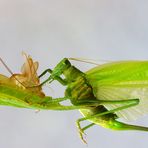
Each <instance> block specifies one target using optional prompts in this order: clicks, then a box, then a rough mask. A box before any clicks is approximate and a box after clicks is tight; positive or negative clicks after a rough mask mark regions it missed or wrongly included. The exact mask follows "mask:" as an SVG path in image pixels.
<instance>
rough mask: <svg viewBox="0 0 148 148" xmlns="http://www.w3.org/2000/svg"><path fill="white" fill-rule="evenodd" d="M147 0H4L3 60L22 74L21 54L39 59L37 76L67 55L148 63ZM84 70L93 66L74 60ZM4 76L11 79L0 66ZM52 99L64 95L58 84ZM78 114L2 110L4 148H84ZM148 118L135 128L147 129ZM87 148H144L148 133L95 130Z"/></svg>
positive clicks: (0, 14) (0, 143)
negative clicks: (77, 127)
mask: <svg viewBox="0 0 148 148" xmlns="http://www.w3.org/2000/svg"><path fill="white" fill-rule="evenodd" d="M147 8H148V2H147V1H144V0H141V1H138V0H131V1H129V0H112V1H110V0H91V1H90V0H75V1H72V0H54V1H52V0H42V1H40V0H13V1H10V0H0V56H1V57H2V58H3V60H4V61H5V62H6V64H7V65H8V66H9V68H10V69H11V70H12V71H13V72H14V73H18V72H20V68H21V65H22V64H23V62H24V59H23V57H22V55H21V53H22V51H24V52H26V53H28V54H30V55H31V56H32V57H33V59H35V60H37V61H39V63H40V67H39V73H41V72H42V71H43V70H45V69H46V68H53V67H54V66H55V65H56V64H57V63H58V62H59V61H60V60H61V59H62V58H64V57H75V58H88V59H94V60H97V61H98V62H99V60H101V59H104V60H129V59H139V60H140V59H141V60H144V59H146V60H147V59H148V16H147V14H148V9H147ZM73 64H75V65H76V66H77V67H79V68H80V69H81V70H83V71H85V70H87V69H89V68H91V67H93V65H90V64H86V63H79V62H73ZM0 73H2V74H5V75H8V76H10V74H9V73H8V71H7V70H6V69H5V68H4V67H3V65H2V64H0ZM50 87H52V90H51V89H50V88H49V86H45V88H44V89H45V91H46V93H47V94H48V95H52V96H54V97H58V96H63V91H64V88H63V87H61V86H60V85H58V83H56V82H54V83H53V85H52V86H50ZM80 117H81V115H80V113H79V112H78V111H65V112H64V111H63V112H58V111H40V112H38V113H36V112H35V111H34V110H29V109H18V108H11V107H3V106H1V107H0V147H1V148H20V147H21V148H26V147H27V148H32V147H35V148H41V147H42V148H52V147H54V148H61V147H64V148H76V147H77V148H85V147H86V145H85V144H83V143H82V141H81V140H80V139H79V137H78V133H77V129H76V126H75V121H76V120H77V119H78V118H80ZM147 117H148V116H145V117H141V118H140V119H139V120H138V121H135V122H134V123H135V124H140V125H145V126H148V119H147ZM86 133H87V136H86V138H87V142H88V146H87V147H89V148H98V147H100V148H108V147H110V148H119V147H120V148H125V147H131V148H139V147H141V148H146V147H147V144H148V141H147V139H148V133H145V132H135V131H130V132H127V131H126V132H115V131H110V130H107V129H104V128H102V127H99V126H94V127H92V128H90V129H88V130H87V131H86Z"/></svg>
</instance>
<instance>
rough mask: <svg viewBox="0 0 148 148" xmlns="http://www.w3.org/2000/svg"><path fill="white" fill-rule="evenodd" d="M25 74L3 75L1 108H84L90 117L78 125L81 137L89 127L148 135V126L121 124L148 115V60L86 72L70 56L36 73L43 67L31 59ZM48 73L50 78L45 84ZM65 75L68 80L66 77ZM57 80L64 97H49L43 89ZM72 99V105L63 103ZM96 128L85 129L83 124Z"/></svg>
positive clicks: (0, 89) (104, 66)
mask: <svg viewBox="0 0 148 148" xmlns="http://www.w3.org/2000/svg"><path fill="white" fill-rule="evenodd" d="M26 59H27V63H25V64H24V65H23V68H22V74H13V75H12V76H11V77H10V78H8V77H6V76H3V75H0V104H1V105H9V106H15V107H25V108H33V109H47V110H73V109H79V111H80V112H81V114H82V115H83V116H84V117H83V118H81V119H78V120H77V121H76V124H77V127H78V130H79V134H80V137H81V139H82V140H83V141H84V142H86V141H85V140H84V138H83V133H84V131H85V130H86V129H88V128H90V127H92V126H93V125H96V124H97V125H101V126H102V127H104V128H109V129H113V130H141V131H148V127H142V126H136V125H129V124H126V123H122V122H119V121H118V118H119V119H120V118H122V119H125V120H127V121H129V120H134V119H137V118H138V117H140V116H142V115H144V114H147V113H148V99H147V97H148V61H117V62H109V63H106V64H102V65H98V66H96V67H94V68H93V69H90V70H89V71H87V72H82V71H80V70H79V69H77V68H76V67H75V66H73V65H71V63H70V61H69V59H67V58H64V59H63V60H62V61H61V62H59V63H58V64H57V66H56V67H55V68H54V69H53V70H52V69H47V70H45V71H44V72H43V73H42V74H41V75H40V76H38V75H37V74H36V71H37V68H38V63H37V62H33V60H32V59H31V58H30V57H27V56H26ZM46 73H49V74H50V76H49V77H48V79H47V80H45V81H43V82H42V83H40V81H39V79H40V78H41V77H43V76H44V75H45V74H46ZM62 76H64V78H63V77H62ZM54 80H56V81H58V82H59V83H60V84H61V85H64V86H66V90H65V95H64V96H63V97H61V98H52V97H50V96H46V95H45V93H44V92H43V91H42V86H43V85H44V84H45V83H49V84H50V83H52V82H53V81H54ZM64 100H70V102H71V105H70V106H65V105H62V104H61V102H62V101H64ZM84 120H89V121H90V122H91V124H89V125H87V126H85V127H83V128H81V125H80V123H81V122H82V121H84Z"/></svg>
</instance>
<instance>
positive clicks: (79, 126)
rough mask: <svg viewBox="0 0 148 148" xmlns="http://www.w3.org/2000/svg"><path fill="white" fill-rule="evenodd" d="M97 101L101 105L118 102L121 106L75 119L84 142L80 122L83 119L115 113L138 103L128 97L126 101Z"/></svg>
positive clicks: (137, 100)
mask: <svg viewBox="0 0 148 148" xmlns="http://www.w3.org/2000/svg"><path fill="white" fill-rule="evenodd" d="M99 101H100V103H101V104H102V105H103V104H104V103H113V104H115V103H117V104H119V103H120V104H123V106H121V107H118V108H116V109H113V110H109V111H105V112H101V113H100V112H99V113H97V114H95V115H91V116H86V117H84V118H80V119H78V120H77V121H76V125H77V128H78V130H79V135H80V138H81V139H82V141H83V142H84V143H86V141H85V140H84V138H83V128H81V125H80V122H82V121H85V120H89V119H92V118H97V117H100V116H103V115H107V114H110V113H115V112H116V111H120V110H123V109H127V108H129V107H132V106H135V105H137V104H138V103H139V99H130V100H126V101H125V100H118V101H117V100H112V101H104V100H102V101H101V100H99ZM94 103H96V102H94ZM114 121H116V120H114ZM114 123H115V122H114Z"/></svg>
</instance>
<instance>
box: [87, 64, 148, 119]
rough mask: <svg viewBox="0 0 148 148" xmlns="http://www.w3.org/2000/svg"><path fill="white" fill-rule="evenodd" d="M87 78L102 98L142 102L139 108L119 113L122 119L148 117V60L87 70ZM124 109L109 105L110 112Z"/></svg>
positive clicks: (95, 93)
mask: <svg viewBox="0 0 148 148" xmlns="http://www.w3.org/2000/svg"><path fill="white" fill-rule="evenodd" d="M86 76H87V79H88V81H89V83H90V84H91V86H92V88H93V91H94V95H95V96H96V98H98V99H102V100H127V99H135V98H139V99H140V103H139V105H137V106H135V107H131V108H128V109H125V110H122V111H118V112H116V114H117V115H118V117H120V118H124V119H126V120H135V119H137V118H138V117H140V116H141V115H144V114H148V61H121V62H113V63H108V64H103V65H101V66H97V67H95V68H93V69H91V70H89V71H87V72H86ZM120 106H121V105H119V104H116V105H115V104H113V105H112V104H107V105H105V107H106V108H107V109H108V110H111V109H114V108H117V107H120Z"/></svg>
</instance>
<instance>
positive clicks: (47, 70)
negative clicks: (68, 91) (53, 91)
mask: <svg viewBox="0 0 148 148" xmlns="http://www.w3.org/2000/svg"><path fill="white" fill-rule="evenodd" d="M52 72H53V71H52V70H51V69H46V70H45V71H43V73H41V74H40V75H39V78H41V77H42V76H44V75H45V74H46V73H50V74H52ZM53 80H57V81H58V82H59V83H61V84H62V85H66V84H67V82H66V80H64V79H62V78H61V77H60V76H53V75H52V76H50V77H49V78H48V79H46V80H45V81H43V82H42V83H41V84H40V85H41V86H42V85H44V84H45V83H47V82H49V83H51V82H52V81H53Z"/></svg>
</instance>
